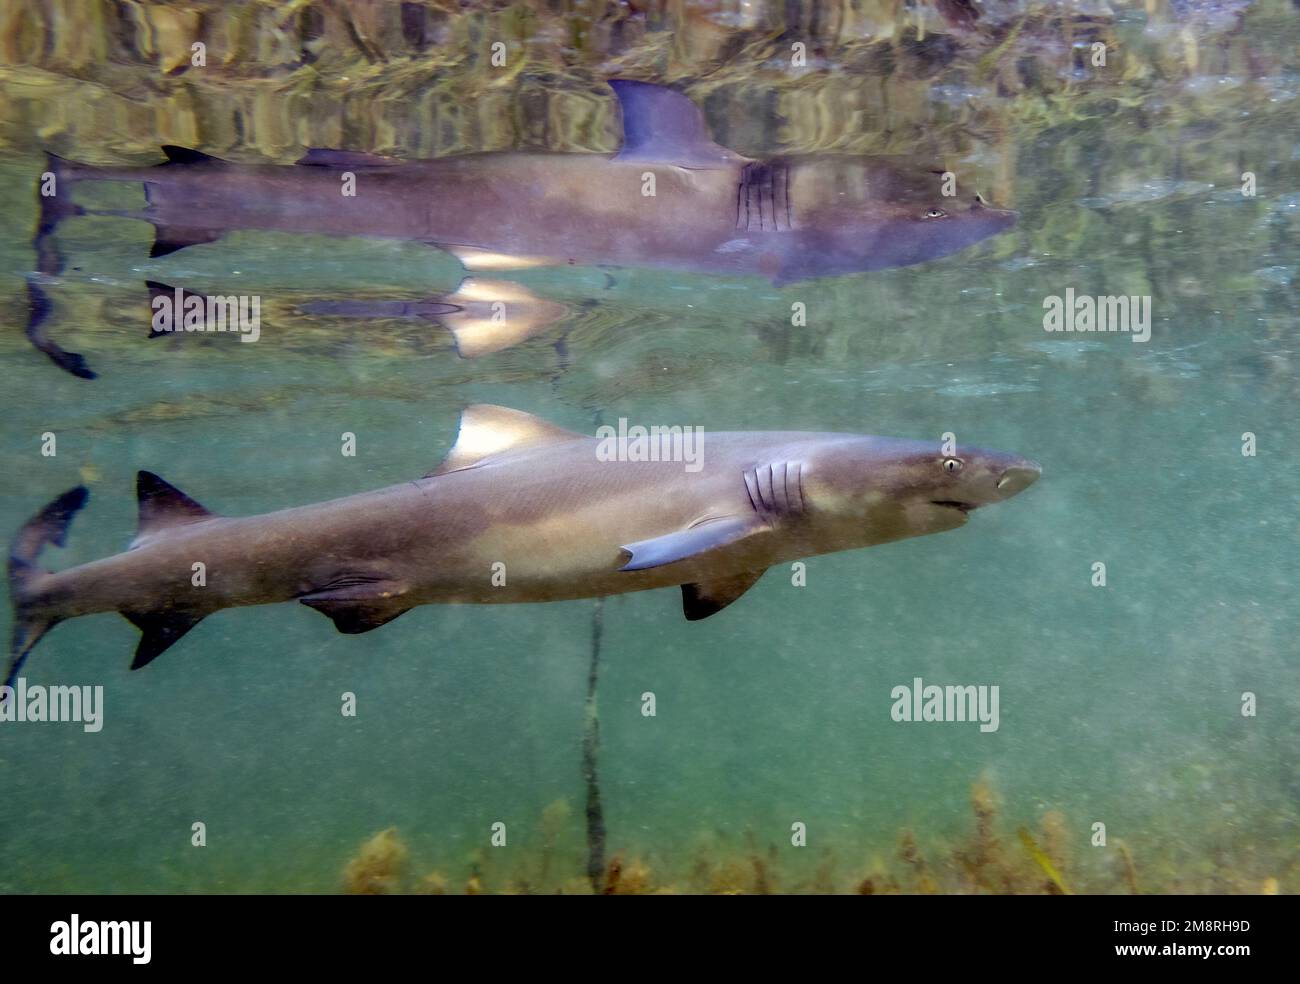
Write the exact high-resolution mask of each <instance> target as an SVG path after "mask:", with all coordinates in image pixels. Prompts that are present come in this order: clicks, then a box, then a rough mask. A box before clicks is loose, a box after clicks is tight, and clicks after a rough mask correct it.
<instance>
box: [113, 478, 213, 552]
mask: <svg viewBox="0 0 1300 984" xmlns="http://www.w3.org/2000/svg"><path fill="white" fill-rule="evenodd" d="M135 494H136V498H137V499H139V501H140V528H139V529H138V530H136V534H135V540H133V541H132V543H131V546H132V547H138V546H139V545H140V544H141V542H143V541H144V540H146V539H147V538H149V537H151V536H153V535H154V534H156V533H160V532H162V531H163V530H168V529H171V528H173V527H176V526H185V525H187V524H189V523H199V522H202V521H203V520H205V519H212V518H213V516H214V514H213V513H211V512H209V511H208V510H206V509H204V508H203V507H202V506H201V505H199V504H198V503H197V502H195V501H194V500H193V499H191V498H190V497H189V496H188V495H186V494H185V493H184V492H182V491H181V490H180V489H178V488H176V486H174V485H170V484H169V483H167V482H164V481H163V480H162V479H161V478H159V477H158V476H157V475H155V474H154V473H153V472H147V471H142V472H138V473H137V474H136V476H135Z"/></svg>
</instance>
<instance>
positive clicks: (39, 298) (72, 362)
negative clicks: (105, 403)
mask: <svg viewBox="0 0 1300 984" xmlns="http://www.w3.org/2000/svg"><path fill="white" fill-rule="evenodd" d="M86 167H87V165H85V164H78V163H76V162H75V161H69V160H65V159H64V158H62V157H59V156H58V155H57V154H48V153H47V154H46V155H45V170H44V171H42V172H41V175H40V178H39V180H38V181H37V182H36V231H35V232H34V233H33V234H32V249H33V250H35V251H36V270H35V272H34V273H32V274H31V275H29V276H28V278H27V302H28V307H27V329H26V332H27V338H28V340H29V341H30V342H31V343H32V345H34V346H35V347H36V348H37V349H38V350H39V351H41V352H44V353H45V355H47V356H48V357H49V358H50V360H51V361H52V362H53V363H54V364H55V365H56V366H58V367H59V368H60V369H62V370H64V371H65V372H70V373H72V375H74V376H78V377H80V378H81V379H94V378H95V373H94V372H93V371H92V370H91V368H90V367H89V366H88V365H86V360H85V359H83V358H82V357H81V356H80V355H78V354H77V353H76V352H66V351H64V350H63V349H62V348H60V347H59V346H58V344H57V343H56V342H55V341H54V340H53V339H51V338H50V337H49V335H47V334H46V331H45V327H46V322H47V321H48V320H49V317H50V312H51V311H52V310H53V305H52V304H51V303H50V299H49V297H48V296H47V295H46V293H45V284H46V283H47V282H48V281H49V280H50V279H51V278H53V277H56V276H58V275H59V274H60V273H62V272H63V265H64V260H63V252H62V251H61V250H60V249H59V241H58V239H57V238H56V237H55V232H56V231H57V230H58V227H59V223H60V222H62V221H63V220H64V219H66V218H69V217H70V216H73V215H84V214H85V211H86V210H85V209H83V208H82V207H81V206H80V205H78V204H77V203H76V202H74V201H73V200H72V185H73V182H74V181H75V180H76V179H77V177H78V176H79V174H80V172H81V171H83V170H85V169H86Z"/></svg>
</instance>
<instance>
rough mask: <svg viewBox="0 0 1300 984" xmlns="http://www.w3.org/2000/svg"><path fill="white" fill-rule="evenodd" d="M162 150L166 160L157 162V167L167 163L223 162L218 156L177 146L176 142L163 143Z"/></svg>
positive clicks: (164, 165)
mask: <svg viewBox="0 0 1300 984" xmlns="http://www.w3.org/2000/svg"><path fill="white" fill-rule="evenodd" d="M162 152H163V153H164V154H166V155H167V160H165V161H163V163H161V164H159V165H158V166H159V167H166V166H167V165H168V164H225V163H226V161H223V160H222V159H221V158H220V157H213V156H212V155H211V154H205V153H203V151H201V150H193V149H191V148H189V147H178V146H177V145H176V144H163V145H162Z"/></svg>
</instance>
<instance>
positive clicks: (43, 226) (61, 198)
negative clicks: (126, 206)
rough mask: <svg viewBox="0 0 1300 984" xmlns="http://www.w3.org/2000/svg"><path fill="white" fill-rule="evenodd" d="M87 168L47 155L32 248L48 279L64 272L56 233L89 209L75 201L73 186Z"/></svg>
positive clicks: (40, 269) (39, 182)
mask: <svg viewBox="0 0 1300 984" xmlns="http://www.w3.org/2000/svg"><path fill="white" fill-rule="evenodd" d="M84 167H85V165H84V164H78V163H76V162H75V161H70V160H67V159H65V158H63V157H60V156H59V155H58V154H50V153H47V154H46V155H45V170H44V171H43V172H41V176H40V180H39V181H37V182H36V232H35V234H34V235H33V236H32V248H33V249H35V250H36V269H37V270H38V271H39V272H41V273H44V274H46V275H48V276H51V277H52V276H54V275H55V274H58V273H62V272H63V254H62V253H60V252H59V247H58V244H57V243H56V241H55V239H54V232H55V230H56V229H57V228H58V227H59V223H60V222H62V221H63V220H64V219H66V218H69V217H70V216H73V215H84V214H85V209H83V208H82V207H81V206H80V205H78V204H77V203H76V202H74V201H73V200H72V184H73V181H75V180H76V177H77V174H78V172H79V171H80V170H82V169H83V168H84Z"/></svg>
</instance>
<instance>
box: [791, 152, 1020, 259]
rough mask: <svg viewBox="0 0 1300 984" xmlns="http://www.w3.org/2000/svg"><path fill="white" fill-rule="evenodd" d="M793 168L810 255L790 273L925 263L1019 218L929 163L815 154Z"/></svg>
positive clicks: (993, 233) (799, 217)
mask: <svg viewBox="0 0 1300 984" xmlns="http://www.w3.org/2000/svg"><path fill="white" fill-rule="evenodd" d="M792 174H793V178H792V182H793V185H794V186H793V188H792V190H791V192H790V199H791V200H792V202H793V203H794V205H795V222H796V227H797V228H799V229H800V232H801V234H802V236H803V238H804V239H805V240H806V245H807V255H806V257H805V258H804V259H802V260H799V261H796V262H797V263H798V264H799V266H800V269H798V270H797V271H796V270H789V271H786V275H787V279H797V278H799V277H807V276H820V275H823V274H834V273H852V272H856V271H859V270H878V269H883V268H886V267H898V266H909V265H911V264H914V263H924V262H926V261H927V260H934V259H938V258H939V257H943V256H948V255H950V254H952V253H956V252H958V251H960V250H963V249H965V248H966V247H968V246H972V245H974V244H975V243H978V242H980V241H981V240H984V239H988V238H989V237H990V236H996V235H997V234H998V233H1001V232H1005V231H1007V230H1008V229H1010V228H1011V227H1012V226H1014V225H1015V224H1016V219H1017V215H1016V213H1015V212H1014V211H1012V210H1010V209H1005V208H998V207H996V206H994V205H993V204H992V203H991V202H990V201H989V200H988V199H987V198H985V196H984V195H983V194H982V193H981V192H980V191H979V190H978V189H977V188H975V187H974V186H973V185H970V184H964V183H963V182H962V180H961V179H960V177H959V176H957V175H950V174H948V173H947V172H944V171H942V170H938V169H937V168H935V167H933V166H930V165H922V164H912V163H895V162H892V161H883V160H877V159H872V158H852V157H849V158H842V159H817V160H813V161H811V162H810V163H808V164H806V165H799V166H795V167H793V168H792ZM803 203H807V208H806V210H802V211H801V210H800V208H799V206H800V205H801V204H803Z"/></svg>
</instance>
